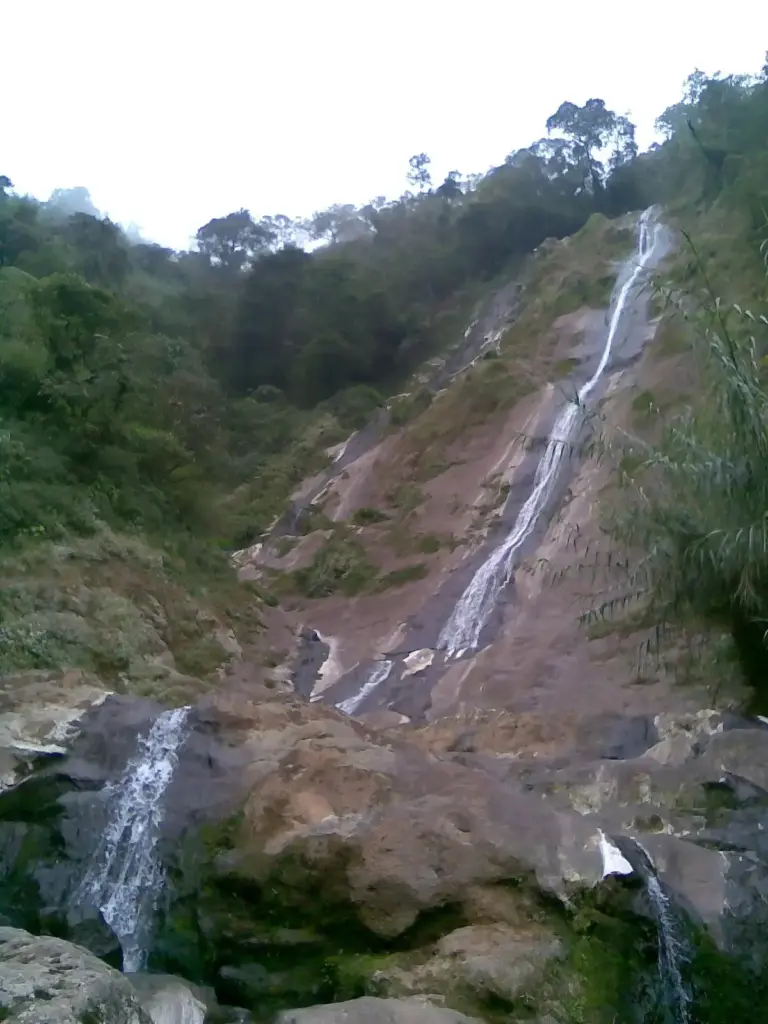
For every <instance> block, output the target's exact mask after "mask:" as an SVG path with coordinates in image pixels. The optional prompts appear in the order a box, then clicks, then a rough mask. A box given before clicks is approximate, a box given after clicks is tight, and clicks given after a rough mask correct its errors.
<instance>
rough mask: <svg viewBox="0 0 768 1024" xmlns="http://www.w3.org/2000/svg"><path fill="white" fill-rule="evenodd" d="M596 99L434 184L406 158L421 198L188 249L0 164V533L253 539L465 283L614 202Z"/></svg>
mask: <svg viewBox="0 0 768 1024" xmlns="http://www.w3.org/2000/svg"><path fill="white" fill-rule="evenodd" d="M595 104H596V105H597V114H598V115H599V116H597V119H595V110H594V109H593V108H592V107H590V105H589V104H588V105H587V106H586V107H585V108H582V109H579V108H575V107H572V105H571V106H570V107H569V108H568V118H567V119H563V118H561V119H560V120H562V124H560V121H557V118H555V121H557V124H555V123H554V122H553V124H552V125H551V126H550V127H553V128H557V129H558V130H559V129H560V128H562V132H563V133H564V136H565V137H563V138H548V139H546V140H543V141H541V142H539V143H537V144H535V145H534V146H532V147H530V148H529V149H526V150H523V151H520V152H518V153H515V154H513V155H512V156H511V157H510V158H509V159H508V160H507V162H506V163H505V164H504V165H503V166H501V167H498V168H495V169H494V170H492V171H491V172H490V173H488V174H487V175H485V176H483V177H477V178H475V179H472V180H471V181H464V180H462V179H461V176H460V175H459V174H458V173H457V172H452V173H451V174H450V175H449V176H448V178H447V179H446V181H445V182H443V184H442V185H440V186H439V187H437V188H435V189H433V188H432V187H431V181H430V176H429V159H428V157H427V156H426V155H425V154H419V155H417V156H415V157H414V158H413V160H412V161H411V168H410V172H409V175H408V179H409V182H410V183H411V184H412V185H413V186H414V187H415V188H416V189H417V190H418V191H417V192H415V193H413V192H406V193H405V194H404V195H403V196H401V197H400V198H399V199H397V200H395V201H393V202H387V201H386V200H384V199H383V198H380V199H377V200H376V201H374V202H372V203H370V204H368V205H367V206H365V207H363V208H361V209H357V208H355V207H353V206H348V205H347V206H334V207H332V208H331V209H329V210H325V211H322V212H320V213H317V214H315V215H314V217H312V218H311V219H310V220H309V221H306V222H301V223H294V222H291V221H290V220H289V219H288V218H286V217H284V216H282V215H277V216H274V217H263V218H262V219H261V220H259V221H258V222H257V221H255V220H254V219H253V218H252V217H251V215H250V214H249V212H248V211H247V210H238V211H234V212H233V213H231V214H228V215H227V216H224V217H218V218H214V219H213V220H211V221H210V222H209V223H208V224H205V225H204V226H203V227H201V228H200V230H199V231H198V233H197V243H198V246H197V251H194V252H180V253H177V252H173V251H171V250H169V249H165V248H163V247H161V246H158V245H152V244H147V243H145V242H135V241H131V240H129V238H128V237H127V236H126V234H125V233H124V232H123V231H122V230H121V229H120V228H119V227H118V226H117V225H115V224H113V223H112V222H110V221H109V220H108V219H107V218H102V217H100V216H99V215H98V211H97V210H96V209H95V208H94V206H93V203H92V202H91V200H90V197H89V195H88V193H87V190H85V189H82V188H77V189H70V190H62V189H60V190H57V191H56V192H55V193H54V195H53V196H52V197H51V199H50V201H49V202H48V203H38V202H36V201H34V200H32V199H30V198H28V197H24V196H19V195H16V194H14V192H13V186H12V183H11V181H10V179H9V178H8V177H5V176H4V177H3V178H2V183H1V187H0V311H1V312H0V445H2V448H3V457H2V469H1V470H0V487H1V488H2V501H0V508H1V509H2V511H1V512H0V543H2V544H6V545H7V544H15V543H18V542H19V541H20V540H23V539H24V538H25V537H29V536H30V535H33V536H40V537H49V538H55V537H58V536H60V535H61V534H63V533H66V532H67V531H68V530H76V531H80V532H82V531H88V530H89V529H92V528H93V526H94V524H95V523H96V522H97V521H106V522H109V523H111V524H112V525H115V526H119V527H121V528H125V527H126V526H130V527H134V528H137V529H140V530H143V531H148V532H161V533H163V534H169V533H173V535H174V537H175V538H177V539H178V538H183V537H184V536H185V535H189V534H192V535H196V536H206V537H209V538H214V539H217V540H218V541H220V542H221V543H224V544H225V545H227V544H232V543H239V542H241V541H242V542H245V541H247V540H250V539H251V538H252V537H253V536H254V535H255V534H257V533H258V532H259V531H260V530H262V529H264V527H265V526H267V525H268V523H269V521H270V519H271V518H272V516H273V515H274V514H275V513H276V512H277V511H278V509H279V507H280V503H281V501H282V500H284V498H285V496H286V494H287V492H288V491H289V490H290V488H291V486H292V485H293V484H294V483H295V482H296V480H297V479H299V478H300V477H301V475H302V474H304V473H306V472H307V471H309V470H311V469H313V468H316V467H317V465H318V459H319V458H322V450H323V447H324V446H327V445H328V444H331V443H334V442H336V441H338V440H340V439H341V438H343V436H344V435H345V433H348V432H349V430H351V429H353V428H355V427H358V426H360V425H361V424H362V423H364V422H365V421H366V419H367V418H368V416H369V415H370V413H371V412H372V410H373V409H374V408H375V407H376V405H378V404H380V403H381V401H382V397H381V395H382V393H386V392H388V391H391V390H392V389H393V388H394V387H396V386H397V385H398V384H399V383H401V382H402V380H403V379H404V378H405V377H406V376H407V374H408V373H409V372H410V371H411V370H412V369H413V368H414V367H415V366H416V365H417V364H418V363H419V362H420V361H421V360H422V359H423V358H424V357H425V356H427V355H428V354H430V353H432V352H434V351H435V350H436V349H437V348H438V347H439V346H440V345H441V344H443V343H444V342H445V340H446V339H445V338H443V337H442V336H441V331H442V327H441V325H442V324H443V323H444V321H445V313H446V312H447V311H449V310H450V307H451V305H452V304H454V303H456V301H457V296H458V297H459V299H460V296H461V292H462V289H464V288H466V287H468V286H470V285H472V284H473V283H477V282H478V281H482V280H484V279H487V278H490V277H492V276H493V275H495V274H497V273H498V272H499V271H500V270H501V269H502V268H504V267H508V266H514V264H515V262H516V261H519V260H520V259H522V258H523V257H524V256H525V254H526V253H527V252H529V251H530V250H531V249H532V248H534V247H535V246H536V245H538V244H539V243H540V242H541V241H542V240H544V239H545V238H547V237H548V236H558V237H560V236H563V235H566V234H568V233H570V232H572V231H574V230H575V229H577V228H579V227H580V226H581V225H582V224H583V223H584V222H585V221H586V219H587V218H588V217H589V215H590V214H591V213H592V212H593V211H594V210H595V209H606V210H607V209H613V208H614V207H616V206H617V203H618V206H619V207H623V205H626V204H625V203H624V201H623V200H621V201H619V200H617V198H616V195H615V190H614V187H613V179H614V176H615V174H616V173H618V169H620V168H621V167H623V166H624V165H625V164H626V163H627V161H631V160H632V158H633V157H634V152H635V150H634V143H633V141H632V138H631V136H632V129H631V126H629V125H628V124H627V123H626V122H625V121H624V119H621V118H617V117H616V115H614V114H612V113H611V112H610V111H607V110H606V109H605V107H604V105H603V104H602V102H601V101H594V104H593V107H594V105H595ZM563 109H565V108H563ZM560 114H562V110H561V111H560V112H558V116H560ZM582 122H584V124H585V125H586V127H583V130H581V129H580V127H579V126H580V125H582ZM580 131H581V134H580ZM595 146H602V147H606V146H608V147H613V148H612V153H613V155H612V157H611V161H610V165H609V166H603V165H602V164H600V163H599V161H598V160H597V158H596V156H595V152H594V147H595ZM635 200H636V197H634V196H633V197H632V200H631V202H635ZM630 205H631V203H630ZM310 240H314V242H315V243H320V244H319V245H315V246H314V248H312V247H310V249H309V250H305V249H303V248H301V247H300V244H299V243H301V242H304V243H305V244H306V243H308V242H309V241H310Z"/></svg>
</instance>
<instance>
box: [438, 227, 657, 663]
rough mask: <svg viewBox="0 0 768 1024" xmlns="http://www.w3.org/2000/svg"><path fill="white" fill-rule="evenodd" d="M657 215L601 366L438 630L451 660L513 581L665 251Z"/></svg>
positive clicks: (569, 408)
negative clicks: (634, 302)
mask: <svg viewBox="0 0 768 1024" xmlns="http://www.w3.org/2000/svg"><path fill="white" fill-rule="evenodd" d="M657 213H658V210H657V208H656V207H649V208H648V209H647V210H645V212H644V213H643V214H642V215H641V217H640V221H639V225H638V226H639V237H638V244H637V251H636V253H634V254H633V256H632V258H631V260H629V261H628V263H627V264H626V265H625V269H624V275H625V277H626V279H625V280H624V282H623V284H622V285H621V288H620V289H619V293H618V296H617V298H616V302H615V305H614V307H613V312H612V315H611V320H610V324H609V327H608V336H607V338H606V342H605V347H604V348H603V353H602V356H601V357H600V362H599V364H598V367H597V369H596V370H595V372H594V374H593V375H592V376H591V377H590V379H589V380H588V381H587V383H586V384H584V385H583V387H582V388H581V389H580V390H579V393H578V400H577V401H574V402H569V403H568V404H567V405H566V406H565V408H564V409H563V410H562V411H561V413H560V414H559V416H558V417H557V420H556V421H555V424H554V426H553V428H552V431H551V433H550V436H549V441H548V443H547V447H546V450H545V452H544V454H543V455H542V457H541V461H540V462H539V465H538V467H537V468H536V475H535V477H534V482H533V490H532V491H531V494H530V495H529V497H528V500H527V501H526V502H525V504H524V505H523V507H522V508H521V509H520V512H519V514H518V516H517V519H516V521H515V525H514V527H513V528H512V531H511V532H510V533H509V535H508V536H507V538H506V539H505V540H504V541H503V543H502V544H500V545H499V547H497V548H496V549H495V550H494V551H493V552H492V553H491V555H490V556H489V558H488V559H487V560H486V561H485V562H484V563H483V565H481V566H480V568H479V569H478V570H477V572H476V573H475V575H474V576H473V577H472V580H471V581H470V583H469V585H468V586H467V588H466V590H465V591H464V593H463V594H462V595H461V597H460V598H459V600H458V602H457V603H456V605H455V607H454V609H453V611H452V613H451V615H450V617H449V619H448V621H447V622H446V624H445V626H444V627H443V629H442V631H441V633H440V636H439V638H438V641H437V646H438V649H440V650H444V651H446V654H447V656H448V657H449V658H453V657H460V656H461V655H462V654H463V653H464V651H466V650H474V649H475V648H477V646H478V644H479V641H480V634H481V633H482V631H483V627H484V626H485V624H486V623H487V622H488V619H489V618H490V616H491V613H492V612H493V609H494V607H495V604H496V601H497V598H498V596H499V594H500V593H501V591H502V590H503V589H504V587H505V586H506V585H507V584H508V583H509V580H510V578H511V575H512V571H513V569H514V557H515V554H516V553H517V551H518V550H519V549H520V547H521V546H522V544H523V543H524V542H525V541H526V540H527V539H528V537H529V536H530V535H531V533H532V532H533V530H534V528H535V526H536V523H537V521H538V519H539V517H540V515H541V513H542V512H543V511H544V508H545V507H546V505H547V502H548V501H549V499H550V497H551V495H552V491H553V489H554V486H555V483H556V482H557V474H558V470H559V469H560V465H561V463H562V461H563V456H564V453H565V450H566V448H567V447H568V445H569V443H570V442H571V441H572V440H573V438H574V435H575V434H576V432H577V430H578V429H579V427H580V426H581V424H582V422H583V415H584V414H583V405H584V402H585V401H586V399H587V398H588V397H589V395H590V394H591V393H592V391H593V390H594V388H595V386H596V385H597V383H598V381H599V380H600V378H601V377H602V375H603V373H604V372H605V369H606V367H607V365H608V361H609V359H610V357H611V352H612V349H613V346H614V342H615V340H616V337H617V334H618V331H619V327H620V325H621V321H622V317H623V314H624V312H625V310H626V308H627V306H628V304H629V302H630V299H631V298H632V296H633V295H634V293H635V289H636V286H637V285H638V284H641V283H644V281H645V278H646V270H647V269H648V268H649V266H652V265H653V263H654V261H655V260H656V259H657V258H658V256H659V255H660V254H661V248H662V240H663V225H662V224H661V223H660V222H659V220H658V218H657ZM619 280H621V276H620V278H619Z"/></svg>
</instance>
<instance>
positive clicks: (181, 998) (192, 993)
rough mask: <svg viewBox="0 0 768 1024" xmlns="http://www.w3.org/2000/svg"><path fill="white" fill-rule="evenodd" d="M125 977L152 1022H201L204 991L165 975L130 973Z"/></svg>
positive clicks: (204, 1007) (192, 1023)
mask: <svg viewBox="0 0 768 1024" xmlns="http://www.w3.org/2000/svg"><path fill="white" fill-rule="evenodd" d="M129 980H130V982H131V986H132V987H133V989H134V991H135V992H136V993H137V995H138V998H139V1001H140V1002H141V1005H142V1006H143V1007H144V1009H145V1010H146V1011H147V1013H148V1014H149V1016H150V1017H151V1018H152V1024H203V1021H204V1020H205V1015H206V1009H207V1007H206V1002H205V999H204V998H203V996H204V993H202V992H201V991H200V990H199V989H197V990H194V989H195V987H194V986H191V985H189V984H188V983H186V982H184V981H182V980H181V979H180V978H174V977H173V976H172V975H169V974H132V975H129Z"/></svg>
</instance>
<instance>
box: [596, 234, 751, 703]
mask: <svg viewBox="0 0 768 1024" xmlns="http://www.w3.org/2000/svg"><path fill="white" fill-rule="evenodd" d="M689 244H690V243H689ZM691 248H692V251H693V252H694V255H695V256H696V251H695V249H694V248H693V246H692V245H691ZM696 262H697V267H698V272H699V275H700V279H701V282H702V288H701V291H700V293H697V294H695V295H694V294H691V293H690V292H689V293H688V294H687V295H682V296H681V295H679V294H677V295H675V294H671V293H670V294H668V295H667V300H668V302H670V303H672V304H674V306H676V307H677V313H678V315H682V316H684V317H685V319H686V320H687V322H688V328H689V331H688V333H689V336H690V344H691V347H692V351H691V355H692V357H693V359H695V361H696V368H697V372H698V373H699V374H700V379H701V382H702V390H701V392H700V394H699V395H698V396H697V398H696V399H695V400H694V402H692V404H691V405H689V406H688V407H686V408H683V409H681V410H679V411H678V412H677V413H674V414H672V415H671V416H668V418H667V419H666V422H664V423H661V424H659V423H656V424H655V425H654V426H655V430H654V433H655V435H656V436H655V440H653V441H649V440H647V439H643V438H640V437H637V436H634V435H632V434H630V433H628V432H626V431H624V430H619V429H615V428H611V427H609V425H608V424H607V423H605V422H604V421H600V427H599V429H598V430H597V434H598V442H597V449H598V451H599V452H600V453H601V455H603V456H605V455H608V456H609V457H610V460H611V464H612V465H613V466H615V467H616V470H617V476H618V484H619V487H618V492H617V495H616V500H615V502H614V503H613V504H612V508H611V511H610V513H609V514H608V516H607V518H606V521H605V523H604V528H605V530H606V531H607V533H608V535H609V537H610V538H611V541H612V542H613V546H616V547H618V549H619V550H620V551H621V552H622V558H620V559H619V562H618V564H619V565H622V566H623V569H624V572H623V574H622V578H621V580H620V582H618V583H617V582H616V576H615V574H614V584H613V585H612V586H611V587H610V589H608V591H607V592H605V593H604V594H603V595H601V598H600V600H599V601H598V603H597V604H596V605H595V607H594V608H593V609H592V611H591V612H590V615H589V617H591V618H594V617H595V616H598V617H605V616H607V615H610V614H612V613H614V612H615V611H616V610H617V608H618V607H620V606H621V607H626V606H627V605H632V604H633V603H635V602H639V604H640V607H642V609H643V612H644V614H643V618H644V619H645V620H646V622H650V623H652V624H653V625H655V627H656V636H657V638H659V639H663V637H664V636H665V635H667V634H668V633H669V631H670V630H671V629H672V630H673V629H674V628H675V627H680V626H682V627H690V626H693V627H695V628H696V629H701V628H702V627H703V628H704V629H705V630H708V632H709V633H710V635H711V636H712V637H713V638H714V637H715V636H719V637H721V636H722V634H723V633H724V632H726V633H729V634H730V637H731V639H732V642H733V645H734V652H735V654H736V657H737V660H738V662H739V665H740V667H741V669H742V672H743V674H744V676H745V680H746V682H747V683H748V684H750V685H751V686H753V687H756V688H758V689H762V690H764V691H765V692H767V693H768V391H767V390H766V387H765V383H764V382H765V378H766V370H767V369H768V361H767V359H766V355H765V353H766V352H768V319H766V317H765V316H764V315H757V314H754V313H753V312H751V311H750V310H748V309H744V308H742V307H740V306H732V307H730V308H725V307H724V305H723V303H722V302H721V301H720V300H719V298H718V297H717V295H716V294H715V292H714V290H713V288H712V286H711V284H710V282H709V280H708V278H707V275H706V271H705V268H704V266H703V264H702V262H701V260H699V259H698V256H696ZM651 414H653V411H652V410H651ZM625 554H626V555H627V556H628V557H627V558H626V561H623V560H622V559H623V556H624V555H625ZM614 564H616V563H614Z"/></svg>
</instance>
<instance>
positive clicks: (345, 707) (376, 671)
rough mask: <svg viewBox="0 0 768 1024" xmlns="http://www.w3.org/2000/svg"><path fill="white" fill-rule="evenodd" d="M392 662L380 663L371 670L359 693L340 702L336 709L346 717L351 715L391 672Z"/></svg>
mask: <svg viewBox="0 0 768 1024" xmlns="http://www.w3.org/2000/svg"><path fill="white" fill-rule="evenodd" d="M393 665H394V662H392V661H380V662H378V663H377V664H376V665H374V666H373V668H372V669H371V671H370V673H369V675H368V678H367V680H366V681H365V683H364V684H363V686H361V688H360V689H359V691H358V692H357V693H356V694H354V696H352V697H348V698H347V699H346V700H343V701H341V702H340V703H339V704H337V705H336V707H337V708H338V709H339V711H343V712H344V714H346V715H353V714H354V713H355V711H357V709H358V708H359V707H360V705H361V704H362V703H363V701H364V700H365V698H366V697H367V696H368V694H369V693H373V691H374V690H375V689H376V687H377V686H379V685H380V684H381V683H383V682H384V681H385V680H386V679H387V677H388V676H389V673H390V672H391V671H392V666H393Z"/></svg>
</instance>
